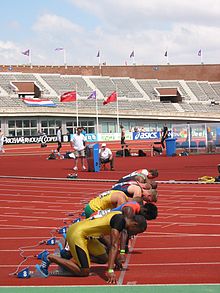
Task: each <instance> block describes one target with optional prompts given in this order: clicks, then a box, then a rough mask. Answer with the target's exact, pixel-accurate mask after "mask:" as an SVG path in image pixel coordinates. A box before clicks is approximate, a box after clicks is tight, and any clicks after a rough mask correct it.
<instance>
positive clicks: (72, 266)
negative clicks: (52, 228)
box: [36, 212, 147, 284]
mask: <svg viewBox="0 0 220 293" xmlns="http://www.w3.org/2000/svg"><path fill="white" fill-rule="evenodd" d="M146 229H147V223H146V220H145V218H144V217H143V216H140V215H136V216H134V217H133V218H132V219H129V218H126V217H124V216H123V215H122V214H121V213H120V212H111V213H109V214H107V215H106V216H104V217H101V218H93V219H86V220H84V221H81V222H78V223H75V224H73V225H71V226H70V227H69V229H68V231H67V238H66V239H67V243H68V245H69V248H70V252H71V255H72V256H73V258H72V259H70V260H68V259H64V258H61V257H59V256H57V255H52V254H49V253H45V254H44V256H43V259H42V263H41V265H36V269H37V270H38V271H39V272H40V273H41V275H42V276H44V277H48V275H49V273H48V268H49V266H50V264H51V263H56V264H57V265H59V266H60V267H62V268H64V269H65V270H67V271H69V272H71V273H72V275H73V276H78V277H87V276H89V273H90V256H92V257H93V260H96V261H97V262H98V263H106V262H108V268H107V272H106V277H107V283H109V284H116V283H117V277H116V274H115V272H114V266H115V263H117V256H118V248H119V242H120V235H121V232H122V231H123V230H126V231H127V233H128V235H129V236H132V235H137V234H138V233H143V232H144V231H145V230H146ZM108 235H110V245H109V254H108V255H107V252H106V249H105V247H104V246H103V244H102V243H101V242H100V241H98V239H97V238H99V237H103V236H108Z"/></svg>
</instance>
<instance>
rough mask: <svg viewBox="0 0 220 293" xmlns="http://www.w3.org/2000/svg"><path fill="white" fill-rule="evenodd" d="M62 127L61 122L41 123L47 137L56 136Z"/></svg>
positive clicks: (44, 121) (46, 121) (45, 121)
mask: <svg viewBox="0 0 220 293" xmlns="http://www.w3.org/2000/svg"><path fill="white" fill-rule="evenodd" d="M60 126H62V121H61V120H55V119H48V120H42V121H41V129H42V130H43V131H44V132H45V133H46V134H47V135H56V132H57V129H58V128H59V127H60Z"/></svg>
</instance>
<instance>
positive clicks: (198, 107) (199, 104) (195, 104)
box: [190, 103, 207, 112]
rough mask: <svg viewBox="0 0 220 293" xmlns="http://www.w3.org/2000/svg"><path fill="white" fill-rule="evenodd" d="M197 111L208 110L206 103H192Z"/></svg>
mask: <svg viewBox="0 0 220 293" xmlns="http://www.w3.org/2000/svg"><path fill="white" fill-rule="evenodd" d="M190 105H191V106H192V108H193V109H194V111H195V112H207V108H206V105H204V104H201V103H190Z"/></svg>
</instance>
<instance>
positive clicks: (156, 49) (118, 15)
mask: <svg viewBox="0 0 220 293" xmlns="http://www.w3.org/2000/svg"><path fill="white" fill-rule="evenodd" d="M68 1H70V2H71V3H72V4H73V5H75V6H74V7H75V8H76V6H77V9H76V11H78V13H79V15H78V16H79V17H78V18H77V17H76V18H75V20H76V19H80V25H79V23H77V22H76V21H74V22H73V21H71V20H70V19H68V18H65V14H63V16H60V15H56V14H54V13H52V12H47V13H44V14H42V15H41V16H40V17H39V18H38V19H37V20H36V22H35V23H34V24H32V25H30V27H31V34H32V35H31V37H30V38H29V37H28V35H27V36H26V39H22V44H21V43H20V44H19V43H15V42H0V63H5V62H6V63H8V62H9V61H10V63H11V58H12V60H15V61H16V62H17V63H23V62H24V56H22V55H21V54H20V52H21V51H23V50H24V49H26V48H30V49H32V52H33V58H32V59H33V63H35V64H62V62H63V57H62V52H54V48H56V47H65V48H66V53H67V62H68V64H75V65H81V64H82V65H84V64H86V65H94V64H97V63H98V58H96V54H97V51H98V50H99V49H100V50H101V57H102V61H103V62H104V61H106V62H107V64H124V62H125V61H127V62H128V63H130V62H131V61H132V60H131V59H130V58H129V55H130V53H131V51H132V50H135V61H136V63H137V64H161V63H162V64H164V63H166V58H165V57H164V52H165V50H168V52H169V59H170V63H171V64H180V63H182V64H184V63H185V64H186V63H198V62H199V58H198V56H197V52H198V50H199V49H202V50H203V53H204V62H205V63H218V62H219V52H218V50H219V47H220V39H219V37H218V36H219V35H220V9H219V0H209V2H208V1H206V0H200V1H199V0H193V1H192V0H184V1H176V0H167V1H165V0H152V1H150V0H136V1H132V0H120V1H118V0H117V1H116V0H68ZM81 12H82V13H81ZM80 13H81V14H80ZM93 20H94V21H93ZM90 22H91V25H90ZM88 28H89V29H88ZM24 44H25V48H24ZM13 53H14V55H13Z"/></svg>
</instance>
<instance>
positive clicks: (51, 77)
mask: <svg viewBox="0 0 220 293" xmlns="http://www.w3.org/2000/svg"><path fill="white" fill-rule="evenodd" d="M40 76H41V78H42V79H43V80H44V81H45V82H46V83H47V84H48V85H49V86H50V87H51V88H52V89H53V90H54V91H55V92H56V93H57V95H58V96H60V95H61V94H62V93H65V92H68V91H70V90H74V89H73V87H71V88H70V86H69V84H68V83H67V82H66V81H65V80H63V79H61V76H60V74H41V75H40Z"/></svg>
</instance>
